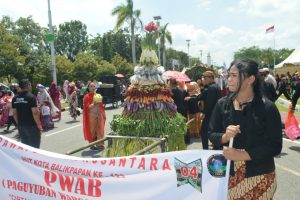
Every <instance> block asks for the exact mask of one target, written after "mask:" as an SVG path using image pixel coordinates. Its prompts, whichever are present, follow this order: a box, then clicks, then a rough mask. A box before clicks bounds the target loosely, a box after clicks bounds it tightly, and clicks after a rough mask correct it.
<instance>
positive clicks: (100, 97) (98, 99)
mask: <svg viewBox="0 0 300 200" xmlns="http://www.w3.org/2000/svg"><path fill="white" fill-rule="evenodd" d="M93 100H94V103H100V102H102V96H101V95H100V94H97V93H96V94H94V98H93Z"/></svg>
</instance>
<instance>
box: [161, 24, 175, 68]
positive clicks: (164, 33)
mask: <svg viewBox="0 0 300 200" xmlns="http://www.w3.org/2000/svg"><path fill="white" fill-rule="evenodd" d="M168 24H169V23H167V24H166V25H164V26H163V27H161V28H160V29H159V38H160V48H161V49H162V54H163V66H164V67H166V41H168V42H169V43H170V44H172V35H171V32H170V31H168V30H167V26H168Z"/></svg>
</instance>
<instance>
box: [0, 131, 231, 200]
mask: <svg viewBox="0 0 300 200" xmlns="http://www.w3.org/2000/svg"><path fill="white" fill-rule="evenodd" d="M0 160H1V164H0V199H1V200H15V199H23V200H41V199H43V200H47V199H60V200H87V199H103V200H105V199H109V200H124V199H128V200H137V199H141V200H147V199H149V200H150V199H151V200H153V199H161V200H168V199H172V200H176V199H178V200H181V199H197V200H198V199H209V200H213V199H216V200H221V199H227V181H228V177H225V176H226V175H225V172H226V160H225V159H224V157H223V156H222V151H209V150H187V151H176V152H168V153H160V154H150V155H142V156H128V157H116V158H97V159H94V158H78V157H72V156H66V155H61V154H56V153H52V152H47V151H44V150H39V149H35V148H32V147H29V146H27V145H24V144H21V143H19V142H16V141H14V140H12V139H9V138H6V137H4V136H0Z"/></svg>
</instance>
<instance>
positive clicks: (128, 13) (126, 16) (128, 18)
mask: <svg viewBox="0 0 300 200" xmlns="http://www.w3.org/2000/svg"><path fill="white" fill-rule="evenodd" d="M112 15H117V23H116V26H115V30H119V29H120V28H121V27H122V26H123V25H124V23H125V22H127V23H128V24H129V28H130V35H131V50H132V62H133V65H136V46H135V41H136V40H135V39H136V37H135V30H136V29H137V28H139V27H143V23H142V21H141V19H140V15H141V10H134V9H133V1H132V0H126V4H121V5H118V6H116V7H115V8H114V9H113V10H112Z"/></svg>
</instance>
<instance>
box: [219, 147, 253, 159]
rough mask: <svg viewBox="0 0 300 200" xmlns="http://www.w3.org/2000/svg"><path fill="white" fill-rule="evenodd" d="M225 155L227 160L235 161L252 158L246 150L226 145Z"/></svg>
mask: <svg viewBox="0 0 300 200" xmlns="http://www.w3.org/2000/svg"><path fill="white" fill-rule="evenodd" d="M223 155H224V157H225V158H226V159H227V160H233V161H246V160H251V157H250V156H249V154H248V153H247V152H246V151H244V150H239V149H236V148H231V147H224V148H223Z"/></svg>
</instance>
